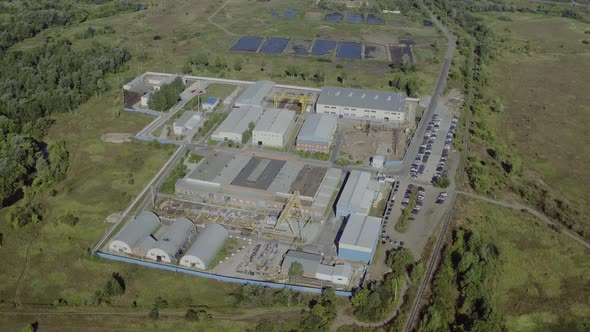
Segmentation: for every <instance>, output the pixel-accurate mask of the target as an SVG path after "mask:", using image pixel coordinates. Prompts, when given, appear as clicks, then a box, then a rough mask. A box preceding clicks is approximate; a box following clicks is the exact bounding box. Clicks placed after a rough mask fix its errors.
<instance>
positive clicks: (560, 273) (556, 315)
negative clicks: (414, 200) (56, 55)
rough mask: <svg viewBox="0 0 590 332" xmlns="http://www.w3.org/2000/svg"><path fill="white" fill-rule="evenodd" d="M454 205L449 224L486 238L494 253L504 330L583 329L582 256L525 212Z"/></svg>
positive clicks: (589, 292) (588, 288)
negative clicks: (499, 264) (454, 222)
mask: <svg viewBox="0 0 590 332" xmlns="http://www.w3.org/2000/svg"><path fill="white" fill-rule="evenodd" d="M459 202H460V203H459V208H458V209H456V210H455V211H456V212H455V215H456V217H455V218H454V220H457V222H458V224H459V225H461V226H463V227H465V228H468V229H470V230H472V231H474V232H477V233H479V234H481V235H482V236H487V237H489V238H490V239H491V240H492V243H494V245H495V246H497V247H498V250H499V252H500V260H501V262H502V270H501V272H500V276H499V279H498V290H499V292H498V294H499V298H498V301H499V305H500V308H501V309H502V311H503V313H504V317H505V320H506V326H507V328H508V330H509V331H581V330H584V329H586V330H587V328H588V326H589V325H588V324H590V300H589V299H590V274H589V273H588V272H589V271H590V260H588V251H587V250H586V249H585V248H583V247H582V246H580V245H578V244H577V243H576V242H574V241H572V240H571V239H569V238H567V237H566V236H564V235H562V234H560V233H556V232H554V231H553V230H550V229H549V228H548V227H547V226H546V224H545V223H544V222H542V221H540V220H538V219H536V218H535V217H534V216H531V215H529V214H527V213H522V212H519V211H514V210H509V209H505V208H502V207H498V206H495V205H490V204H488V203H484V202H481V201H479V200H475V199H466V198H461V200H460V201H459ZM583 326H585V328H583Z"/></svg>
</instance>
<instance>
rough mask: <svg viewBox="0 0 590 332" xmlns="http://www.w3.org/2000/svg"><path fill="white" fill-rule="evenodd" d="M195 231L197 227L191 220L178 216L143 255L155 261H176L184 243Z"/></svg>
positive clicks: (191, 237) (190, 238)
mask: <svg viewBox="0 0 590 332" xmlns="http://www.w3.org/2000/svg"><path fill="white" fill-rule="evenodd" d="M196 232H197V228H196V226H195V224H193V222H192V221H190V220H188V219H187V218H178V219H176V220H174V221H173V222H172V224H171V225H170V226H168V227H167V228H166V229H165V230H164V232H163V233H162V234H161V235H160V236H158V237H156V240H155V241H154V242H153V244H152V248H151V249H149V250H148V251H147V253H146V255H145V256H146V258H148V259H151V260H154V261H156V262H164V263H173V262H176V257H177V256H178V255H179V254H180V253H181V251H182V249H183V248H184V245H185V244H186V243H187V242H189V241H190V240H192V239H193V237H194V236H195V234H196Z"/></svg>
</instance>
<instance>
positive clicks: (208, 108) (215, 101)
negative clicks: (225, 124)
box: [201, 97, 219, 112]
mask: <svg viewBox="0 0 590 332" xmlns="http://www.w3.org/2000/svg"><path fill="white" fill-rule="evenodd" d="M217 105H219V98H216V97H209V98H207V100H205V101H204V102H203V105H201V108H202V109H203V111H205V112H212V111H213V110H214V109H215V108H216V107H217Z"/></svg>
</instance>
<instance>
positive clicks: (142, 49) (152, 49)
mask: <svg viewBox="0 0 590 332" xmlns="http://www.w3.org/2000/svg"><path fill="white" fill-rule="evenodd" d="M220 4H221V3H220V2H217V1H212V0H204V1H197V0H178V1H168V2H165V3H160V5H159V6H157V7H151V8H148V10H146V11H143V12H136V13H129V14H124V15H118V16H114V17H109V18H103V19H97V20H92V21H90V22H85V23H82V24H80V25H79V26H76V27H72V28H52V29H48V30H46V31H44V32H42V33H40V34H39V35H38V36H36V37H34V38H31V39H28V40H26V41H25V42H23V43H20V44H18V45H17V48H21V49H24V48H31V47H35V46H36V45H39V43H41V42H42V41H43V40H45V38H48V37H54V38H55V37H57V36H61V37H66V38H69V39H71V40H72V41H73V44H74V46H75V47H80V48H83V47H89V46H90V45H91V43H93V42H95V41H98V42H104V43H106V44H113V43H118V44H121V45H123V46H125V47H127V48H128V49H129V50H130V51H131V52H132V54H133V56H134V58H133V59H132V61H131V62H130V64H129V68H130V69H131V72H130V73H129V76H131V74H140V73H141V72H143V71H145V70H156V71H160V72H180V71H181V69H182V67H183V64H184V63H185V61H186V60H187V58H188V57H189V56H194V55H196V54H200V53H204V54H208V55H209V62H210V66H209V67H208V68H204V69H201V68H193V71H194V72H193V73H194V74H198V75H206V76H219V77H231V78H236V79H245V80H256V79H260V78H270V79H272V80H275V81H277V82H280V83H289V84H300V85H316V86H317V85H319V84H318V83H315V82H312V81H311V80H307V81H303V80H301V79H300V78H289V77H288V76H287V75H285V69H286V68H287V67H288V66H290V65H294V66H297V67H299V68H301V69H302V70H303V71H305V72H310V73H314V72H317V71H323V72H324V73H325V75H326V81H325V83H326V84H327V85H336V84H340V83H338V81H337V77H338V75H339V74H340V72H342V71H347V72H348V80H347V82H346V85H348V86H351V87H365V88H376V89H384V90H388V89H390V88H389V86H388V78H387V76H386V75H383V73H386V72H389V70H390V69H389V67H388V66H387V65H388V63H387V62H381V61H374V60H371V61H349V60H343V59H335V58H334V59H328V58H322V57H312V56H306V57H301V56H288V55H281V56H278V55H268V54H266V55H264V54H257V53H240V52H230V51H229V48H230V47H231V46H232V45H233V44H234V43H235V42H236V41H237V40H238V39H239V37H240V36H243V35H249V36H274V37H289V38H293V39H328V40H340V39H346V40H349V41H357V42H358V41H367V42H371V43H384V42H387V43H389V42H399V38H411V39H413V40H415V41H416V42H417V45H414V51H415V52H421V53H422V54H423V55H426V56H424V57H422V58H420V59H419V61H420V62H419V68H420V70H419V71H418V74H417V75H418V77H419V78H420V81H421V83H422V84H421V87H420V91H421V92H422V93H429V92H430V91H431V89H432V85H433V84H434V81H435V80H436V78H437V76H438V71H439V69H440V64H441V62H440V59H441V58H442V54H443V52H444V49H442V48H440V49H435V48H433V47H432V46H430V42H434V41H438V44H442V43H443V40H444V39H443V38H442V37H441V36H439V34H438V33H437V31H436V29H435V28H433V27H428V28H427V27H423V26H422V25H421V22H419V21H416V22H413V21H410V20H409V19H403V17H400V16H399V15H393V16H392V17H395V19H396V20H395V21H391V20H390V19H388V18H387V17H386V22H387V24H384V25H369V24H347V23H330V22H325V21H314V20H307V19H306V18H305V17H306V16H304V15H303V13H304V12H305V11H306V10H308V9H309V8H308V6H309V4H308V2H303V1H302V2H292V1H287V0H280V1H272V3H268V2H252V1H229V2H228V3H227V5H226V6H225V7H224V8H223V9H222V10H221V11H220V12H219V13H218V14H217V15H216V16H215V17H214V18H212V21H213V22H214V23H216V24H218V25H219V26H221V27H222V28H224V29H226V30H227V33H226V31H224V30H222V29H220V28H218V27H216V26H215V25H212V24H210V23H209V22H208V21H207V18H208V17H209V16H210V15H211V14H212V13H213V12H214V10H215V9H216V8H218V6H220ZM197 8H199V9H198V10H197ZM271 8H273V9H275V10H276V11H279V12H281V13H282V12H283V11H285V10H287V9H297V10H299V13H300V14H298V15H297V17H296V18H293V19H284V18H274V17H272V16H271V15H270V9H271ZM401 19H403V22H399V21H400V20H401ZM104 25H110V26H112V27H113V28H114V30H115V31H116V33H115V34H111V35H99V36H96V37H94V38H90V39H85V40H74V36H75V34H76V33H77V32H78V31H80V30H82V29H86V28H87V27H89V26H104ZM144 55H145V56H144ZM217 57H221V58H223V59H224V60H225V61H226V62H227V64H228V65H229V68H228V69H225V70H218V69H216V68H213V66H212V65H213V64H214V63H215V60H216V58H217ZM238 59H239V60H241V61H242V69H241V70H240V71H235V70H233V64H234V63H235V61H236V60H238ZM261 69H263V70H261ZM125 78H128V77H125ZM376 78H377V79H376Z"/></svg>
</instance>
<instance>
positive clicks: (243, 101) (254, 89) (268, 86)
mask: <svg viewBox="0 0 590 332" xmlns="http://www.w3.org/2000/svg"><path fill="white" fill-rule="evenodd" d="M274 86H275V83H274V82H272V81H258V82H256V83H254V84H251V85H249V86H248V87H247V88H246V89H245V90H244V91H243V92H242V93H241V94H240V96H238V98H237V99H236V101H235V102H234V104H235V105H236V106H261V105H262V102H263V101H264V97H265V96H266V95H267V94H269V93H270V90H272V88H273V87H274Z"/></svg>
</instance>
